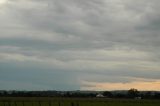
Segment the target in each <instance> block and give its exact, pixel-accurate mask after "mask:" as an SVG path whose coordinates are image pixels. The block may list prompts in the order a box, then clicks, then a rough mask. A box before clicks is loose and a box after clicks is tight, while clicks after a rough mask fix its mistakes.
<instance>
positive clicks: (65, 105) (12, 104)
mask: <svg viewBox="0 0 160 106" xmlns="http://www.w3.org/2000/svg"><path fill="white" fill-rule="evenodd" d="M0 106H160V100H131V99H105V98H40V97H38V98H36V97H30V98H24V97H21V98H20V97H19V98H13V97H11V98H0Z"/></svg>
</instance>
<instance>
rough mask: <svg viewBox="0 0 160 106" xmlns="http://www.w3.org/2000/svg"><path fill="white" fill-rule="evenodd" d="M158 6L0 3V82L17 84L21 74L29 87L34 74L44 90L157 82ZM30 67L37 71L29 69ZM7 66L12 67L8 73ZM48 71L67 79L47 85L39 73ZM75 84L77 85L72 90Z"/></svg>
mask: <svg viewBox="0 0 160 106" xmlns="http://www.w3.org/2000/svg"><path fill="white" fill-rule="evenodd" d="M159 4H160V1H158V0H152V1H151V0H139V1H134V0H6V3H3V4H0V22H1V24H0V62H1V64H2V65H1V66H3V68H1V70H0V71H1V73H2V75H3V76H4V77H1V78H0V81H1V82H0V83H2V84H3V83H5V81H7V82H8V84H9V83H11V82H9V81H11V80H13V79H14V81H15V82H16V80H18V79H17V75H18V76H20V75H22V76H26V79H24V82H27V84H29V83H30V82H31V80H29V79H27V77H29V76H30V75H31V74H33V73H35V74H37V75H36V76H37V80H34V78H33V80H34V82H33V83H34V84H35V85H36V84H37V88H40V87H42V89H43V88H44V89H52V88H53V89H63V88H64V86H67V84H68V85H69V86H68V89H80V87H81V81H83V80H88V81H91V82H92V81H93V82H96V81H97V82H101V81H102V82H131V81H134V79H133V78H132V77H134V78H146V79H147V78H149V79H159V78H160V77H159V76H158V75H159V74H160V71H159V69H160V67H159V66H160V61H159V60H160V55H159V52H160V51H159V46H160V43H159V41H160V35H159V34H160V31H159V29H160V13H159V8H160V6H159ZM20 63H21V64H23V65H22V67H21V68H20V69H19V67H20V66H19V65H18V64H20ZM30 63H31V64H36V65H35V67H34V68H33V66H27V65H28V64H30ZM9 65H13V66H14V67H13V68H11V69H10V68H5V67H7V66H8V67H11V66H9ZM42 66H43V67H48V68H47V69H44V68H43V67H42ZM27 67H29V68H28V69H26V68H27ZM5 70H7V71H5ZM20 70H22V71H23V70H24V72H26V73H29V74H24V75H23V74H22V73H21V72H19V71H20ZM11 71H14V72H15V73H16V74H17V75H15V76H13V79H10V78H9V77H7V76H8V74H9V73H10V72H11ZM46 71H47V72H51V73H54V72H56V73H57V75H58V74H60V73H61V72H66V74H60V75H59V76H61V77H62V78H63V77H64V76H66V75H67V76H68V77H67V78H65V80H62V81H60V79H59V78H57V77H56V75H54V74H52V75H53V77H52V78H51V77H49V78H48V79H47V78H46V79H47V80H46V81H44V80H43V76H42V75H40V74H39V72H42V73H45V72H46ZM47 72H46V73H47ZM18 73H20V74H18ZM72 73H73V74H74V75H72ZM45 75H46V76H48V75H49V74H45ZM73 76H76V77H73ZM81 76H84V77H81ZM105 76H106V78H105ZM109 76H113V78H112V79H111V77H109ZM122 77H124V78H122ZM126 77H127V78H126ZM130 77H131V78H130ZM41 78H42V79H41ZM70 78H71V79H70ZM20 79H23V77H20ZM35 79H36V78H35ZM49 79H52V80H53V81H54V80H56V81H57V83H58V82H59V84H60V85H59V86H58V85H57V84H56V82H54V83H52V81H51V80H49ZM75 79H76V80H75ZM38 80H39V81H38ZM42 80H43V81H42ZM48 80H49V81H48ZM71 80H75V82H73V83H74V84H73V85H72V84H70V82H71ZM41 81H42V82H43V83H41V84H40V85H39V82H41ZM19 83H20V84H22V83H23V82H19ZM77 83H78V85H77ZM29 85H30V86H32V84H29ZM56 86H57V87H56ZM7 87H8V85H7V86H6V88H7ZM46 87H48V88H46ZM34 88H35V89H37V88H36V87H33V89H34ZM20 89H23V88H20ZM28 89H31V87H29V88H28Z"/></svg>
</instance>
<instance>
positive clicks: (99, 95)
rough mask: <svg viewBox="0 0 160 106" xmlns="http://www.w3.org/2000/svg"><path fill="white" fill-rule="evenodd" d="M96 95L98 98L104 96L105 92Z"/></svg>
mask: <svg viewBox="0 0 160 106" xmlns="http://www.w3.org/2000/svg"><path fill="white" fill-rule="evenodd" d="M96 97H97V98H104V96H103V94H97V95H96Z"/></svg>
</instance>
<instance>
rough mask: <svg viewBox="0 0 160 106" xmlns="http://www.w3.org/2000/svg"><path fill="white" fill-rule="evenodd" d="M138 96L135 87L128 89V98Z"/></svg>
mask: <svg viewBox="0 0 160 106" xmlns="http://www.w3.org/2000/svg"><path fill="white" fill-rule="evenodd" d="M137 96H139V91H138V90H137V89H135V88H131V89H130V90H128V97H130V98H135V97H137Z"/></svg>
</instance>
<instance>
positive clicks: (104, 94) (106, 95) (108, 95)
mask: <svg viewBox="0 0 160 106" xmlns="http://www.w3.org/2000/svg"><path fill="white" fill-rule="evenodd" d="M103 96H105V97H112V96H113V95H112V93H111V92H109V91H105V92H103Z"/></svg>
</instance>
